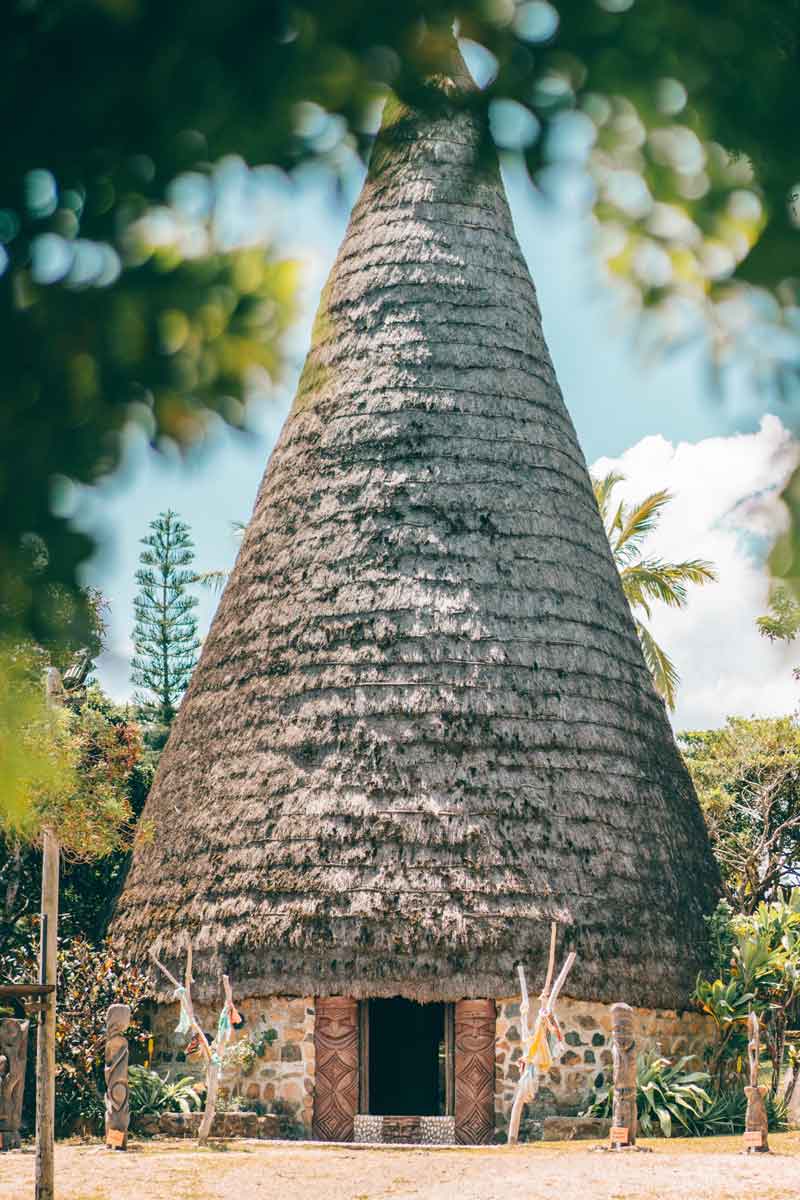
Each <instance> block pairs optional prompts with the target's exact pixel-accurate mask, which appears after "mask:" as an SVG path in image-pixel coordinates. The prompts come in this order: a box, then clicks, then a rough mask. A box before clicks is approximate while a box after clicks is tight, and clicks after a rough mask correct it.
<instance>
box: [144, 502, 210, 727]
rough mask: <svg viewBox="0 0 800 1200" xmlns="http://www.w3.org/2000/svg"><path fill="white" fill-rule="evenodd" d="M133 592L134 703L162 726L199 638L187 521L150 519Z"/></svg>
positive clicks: (167, 516) (164, 516)
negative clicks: (140, 690)
mask: <svg viewBox="0 0 800 1200" xmlns="http://www.w3.org/2000/svg"><path fill="white" fill-rule="evenodd" d="M142 545H143V546H144V549H143V550H142V552H141V554H140V555H139V562H140V564H141V566H140V567H139V570H138V571H137V572H136V582H137V583H138V585H139V592H138V594H137V596H136V598H135V600H134V602H133V603H134V614H135V624H134V627H133V644H134V647H135V651H136V653H135V655H134V657H133V659H132V660H131V679H132V680H133V683H134V684H135V685H136V686H137V687H141V688H144V689H145V692H144V694H139V695H138V696H137V702H138V704H139V707H140V710H141V712H142V714H143V716H144V717H145V718H147V719H148V720H149V721H151V722H153V724H155V725H156V726H157V727H160V728H161V729H163V730H165V731H168V730H169V726H170V724H171V723H172V719H173V717H174V716H175V713H176V711H177V707H178V704H179V703H180V699H181V696H182V695H183V693H184V691H185V690H186V687H187V685H188V683H189V679H190V677H191V674H192V671H193V669H194V666H195V663H196V662H197V651H198V649H199V647H200V642H199V641H198V638H197V620H196V618H195V615H194V609H195V607H196V606H197V598H196V597H195V596H192V595H191V594H190V593H189V591H188V588H189V586H190V584H192V583H193V582H194V580H195V573H194V572H193V571H191V570H190V567H191V564H192V562H193V560H194V546H193V544H192V539H191V536H190V534H189V527H188V525H186V524H184V522H183V521H181V520H179V518H178V516H177V514H176V513H174V512H172V511H171V510H168V511H167V512H162V513H159V515H158V516H157V517H156V519H155V520H154V521H151V522H150V533H149V534H148V535H147V536H146V537H144V538H142Z"/></svg>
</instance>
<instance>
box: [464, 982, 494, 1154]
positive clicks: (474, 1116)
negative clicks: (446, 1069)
mask: <svg viewBox="0 0 800 1200" xmlns="http://www.w3.org/2000/svg"><path fill="white" fill-rule="evenodd" d="M496 1020H497V1010H496V1008H495V1003H494V1000H459V1001H458V1003H457V1004H456V1104H455V1109H456V1141H457V1142H459V1143H460V1144H461V1145H462V1146H474V1145H486V1144H488V1143H489V1142H491V1141H492V1139H493V1138H494V1046H495V1024H496Z"/></svg>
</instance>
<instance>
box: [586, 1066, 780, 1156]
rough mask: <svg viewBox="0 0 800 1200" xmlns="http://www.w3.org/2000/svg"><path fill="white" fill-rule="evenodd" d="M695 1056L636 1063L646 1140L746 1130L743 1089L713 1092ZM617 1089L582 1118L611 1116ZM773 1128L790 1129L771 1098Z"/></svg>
mask: <svg viewBox="0 0 800 1200" xmlns="http://www.w3.org/2000/svg"><path fill="white" fill-rule="evenodd" d="M693 1057H694V1056H693V1055H684V1057H683V1058H680V1059H678V1060H677V1062H675V1063H672V1062H670V1060H669V1059H667V1058H662V1057H660V1056H658V1055H652V1054H644V1055H640V1056H639V1058H638V1060H637V1063H636V1111H637V1114H638V1120H639V1129H640V1131H641V1133H642V1134H644V1136H645V1137H653V1136H657V1135H659V1134H660V1135H661V1136H662V1137H667V1138H668V1137H673V1136H675V1135H677V1136H679V1137H715V1136H719V1135H721V1134H725V1133H742V1132H743V1131H744V1123H745V1112H746V1109H747V1098H746V1097H745V1094H744V1091H743V1089H742V1088H741V1087H733V1088H729V1089H726V1090H723V1091H720V1092H718V1093H716V1094H715V1093H714V1091H713V1087H712V1079H711V1076H710V1075H709V1073H708V1071H703V1070H696V1069H691V1068H690V1066H689V1064H690V1063H691V1062H692V1061H693ZM613 1094H614V1088H613V1084H612V1085H609V1088H608V1090H607V1091H606V1092H605V1093H604V1094H603V1095H601V1096H599V1097H598V1098H597V1100H595V1102H594V1103H593V1104H591V1105H590V1106H589V1108H587V1109H586V1111H585V1112H584V1113H583V1114H582V1115H583V1116H586V1117H610V1116H611V1111H612V1100H613ZM767 1115H768V1117H769V1128H770V1130H779V1129H784V1128H785V1127H786V1113H785V1107H784V1106H783V1105H781V1104H779V1103H778V1102H776V1101H775V1099H774V1098H773V1097H771V1096H770V1097H768V1100H767Z"/></svg>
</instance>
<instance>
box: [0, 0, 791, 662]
mask: <svg viewBox="0 0 800 1200" xmlns="http://www.w3.org/2000/svg"><path fill="white" fill-rule="evenodd" d="M454 20H455V21H457V22H458V29H459V32H460V35H461V36H462V37H464V38H467V39H469V40H470V41H472V42H473V43H476V44H477V45H478V46H481V47H483V50H484V57H485V59H486V60H487V61H488V62H489V63H490V64H492V65H493V70H494V78H493V80H492V82H490V83H489V85H488V86H487V87H486V88H485V89H484V90H483V91H477V92H475V93H474V94H471V95H469V96H466V97H464V99H463V102H464V103H469V104H472V105H474V106H475V107H477V108H479V109H481V110H482V111H484V112H485V113H486V115H487V117H488V121H489V127H490V129H491V132H492V135H493V137H494V140H495V142H496V144H497V145H498V147H499V149H500V150H501V152H503V153H505V152H508V153H520V154H522V156H523V157H524V159H525V162H526V164H527V166H528V169H529V170H530V172H531V174H532V176H533V177H534V178H535V180H536V181H537V183H538V185H539V186H540V187H541V188H542V189H543V190H544V191H546V192H547V193H549V194H552V195H554V196H555V197H556V198H558V196H559V194H560V190H559V188H560V184H559V180H560V179H561V178H562V177H563V175H564V173H565V172H567V173H569V172H570V171H571V170H574V169H576V168H577V169H578V170H580V171H581V172H582V173H583V174H584V175H587V173H588V176H591V178H592V179H593V181H594V184H593V186H594V194H593V197H592V198H591V202H592V203H593V207H594V213H595V217H596V219H597V222H598V229H599V232H600V235H601V250H602V253H603V255H604V257H605V259H606V261H607V262H608V264H609V266H610V268H611V269H612V270H613V271H614V272H615V273H616V274H617V275H618V276H619V277H620V278H621V279H622V280H623V281H624V283H625V286H626V287H627V289H628V291H629V294H630V295H631V297H632V299H634V300H635V302H636V303H637V304H639V305H641V307H642V310H643V311H644V312H647V313H650V312H658V314H659V317H660V320H659V324H658V329H659V330H660V334H661V336H662V340H663V341H664V342H665V343H671V344H680V343H681V342H682V340H683V339H685V338H691V337H693V336H698V331H699V333H700V334H701V335H704V336H707V337H708V338H709V343H710V350H711V351H712V352H713V354H714V356H715V361H716V362H724V361H725V359H726V356H732V355H734V354H736V353H737V352H738V351H740V350H741V349H742V348H744V349H746V350H747V351H748V352H749V353H750V354H751V356H752V360H753V362H754V363H755V364H756V368H757V370H758V371H760V372H762V373H763V374H764V377H765V378H767V379H768V380H769V382H770V384H774V385H775V386H777V387H778V388H779V389H780V390H781V392H782V394H785V395H789V394H790V393H791V392H792V389H794V388H795V387H796V385H797V381H798V372H799V371H800V351H799V350H798V344H799V343H798V336H797V334H798V320H797V312H798V272H797V268H796V264H797V260H798V241H799V239H798V222H800V213H799V212H798V203H799V202H798V200H797V197H796V193H797V191H798V187H797V182H798V179H797V177H798V168H797V151H796V109H797V78H798V65H800V63H799V61H798V60H799V56H800V51H799V50H798V29H799V28H800V0H705V2H704V4H703V5H702V8H701V9H699V8H698V5H697V4H696V3H692V2H690V0H669V2H667V0H647V2H646V3H645V2H638V3H629V2H628V0H554V3H553V4H548V3H546V2H545V0H527V2H516V3H515V2H514V0H461V2H459V3H442V2H441V0H406V2H405V3H403V4H394V5H389V4H375V3H374V2H372V0H337V2H336V3H331V2H330V0H295V2H293V3H290V2H288V0H228V2H227V3H226V4H224V5H220V4H218V3H217V2H216V0H214V2H211V0H192V2H191V3H189V2H188V0H174V2H173V3H171V4H168V5H164V4H163V3H160V2H159V3H157V2H156V0H70V2H66V0H32V2H31V0H26V2H25V3H23V2H22V0H11V3H10V4H9V5H7V6H6V7H5V10H4V14H3V17H2V19H0V34H2V36H0V103H1V104H2V107H1V108H0V112H2V113H3V114H4V116H3V165H2V171H1V173H0V312H1V314H2V320H0V330H2V332H1V333H0V337H2V343H1V344H0V385H2V388H3V397H4V403H3V407H2V413H1V414H0V439H1V440H2V443H3V446H4V451H5V453H4V464H3V471H2V473H0V504H2V507H3V510H4V512H5V513H6V514H7V520H6V523H5V528H4V532H3V535H2V538H0V580H1V581H2V583H0V625H2V628H3V629H4V630H5V631H6V632H11V633H12V635H13V636H17V634H19V633H20V632H22V633H30V634H32V635H33V636H35V637H36V638H38V639H39V640H42V639H43V638H44V637H45V636H46V635H52V633H53V631H54V630H55V631H57V632H58V631H60V630H61V629H63V627H64V625H65V622H67V617H66V615H65V602H64V597H67V599H70V600H71V603H72V610H73V611H72V613H71V616H70V621H71V623H72V624H73V625H76V626H80V624H81V617H83V618H84V624H85V616H86V613H85V607H84V606H83V604H82V602H81V600H80V596H79V594H78V592H77V591H76V586H75V584H76V572H77V569H78V567H79V564H80V563H81V562H82V561H83V560H84V559H85V558H86V557H87V556H88V554H89V553H90V552H91V549H92V545H91V541H90V539H89V538H87V537H86V536H85V535H83V534H80V533H78V532H77V531H75V530H74V529H72V528H71V526H70V524H69V519H68V505H65V504H64V503H63V495H62V493H63V492H64V491H65V490H66V491H67V492H68V491H69V486H70V481H75V482H78V483H86V484H91V483H93V482H95V481H97V480H98V479H100V478H102V477H103V476H104V475H106V474H108V473H109V472H110V471H113V469H114V468H115V466H116V465H117V464H118V462H119V459H120V455H121V449H122V444H123V434H124V430H125V428H126V426H127V425H128V424H130V423H131V422H138V423H139V424H140V425H142V426H143V427H144V428H145V429H146V430H147V432H148V435H149V436H150V438H151V439H152V441H153V443H154V444H155V445H160V444H162V443H163V441H164V440H165V439H168V440H169V441H171V442H173V443H175V444H177V445H178V446H180V447H182V448H183V447H188V446H190V445H192V443H193V442H195V441H196V440H197V439H199V438H201V437H202V436H203V435H204V431H205V430H206V428H207V424H208V420H209V417H210V416H211V415H212V414H218V415H219V416H220V417H221V418H222V419H223V420H225V421H227V422H230V423H232V424H234V425H242V424H245V423H246V406H245V401H246V398H247V394H248V381H249V379H250V378H251V377H252V373H253V372H254V371H255V370H259V371H261V372H266V373H267V374H268V375H270V376H271V377H272V378H277V377H278V376H279V374H280V369H281V339H282V335H283V332H284V330H285V329H286V326H287V324H288V322H289V320H290V318H291V312H292V299H293V294H294V276H293V272H292V270H291V268H290V267H289V266H288V265H287V264H284V263H281V262H280V260H279V259H278V258H277V256H276V253H275V250H274V248H273V249H270V248H268V247H260V248H259V249H254V248H253V247H249V248H242V247H234V248H232V247H231V246H230V245H226V244H221V243H220V240H219V237H218V223H217V222H216V220H215V201H214V196H213V188H212V189H211V190H210V191H209V189H208V188H206V200H205V201H204V202H203V203H202V204H201V205H200V208H201V211H200V212H199V214H198V215H196V216H195V217H194V218H193V220H192V221H191V222H189V224H190V225H191V229H189V230H188V231H187V229H186V221H185V213H184V214H182V213H181V211H180V203H179V202H178V201H176V195H175V192H174V190H171V189H174V185H175V182H176V181H184V182H185V181H187V180H189V181H193V182H194V184H195V185H196V190H197V192H198V194H200V193H202V192H203V184H204V183H205V184H208V182H209V181H210V180H211V179H212V177H213V172H214V164H217V163H218V162H219V161H220V160H221V159H223V158H225V156H230V155H237V156H239V157H240V158H241V159H243V160H245V161H246V162H247V163H249V164H251V165H255V164H274V165H275V166H277V167H278V168H280V169H282V170H289V169H291V168H293V167H294V166H296V165H297V164H299V163H301V162H303V161H305V160H307V159H310V158H313V159H316V160H318V161H322V162H324V163H326V164H328V165H329V166H330V167H331V169H333V170H334V171H336V170H338V169H339V168H340V166H341V165H342V163H343V161H345V160H346V159H347V157H348V155H349V156H350V158H352V155H353V153H359V154H362V155H365V154H366V152H367V150H368V147H369V144H370V132H371V130H372V129H374V123H375V122H374V118H375V108H376V104H377V102H379V100H380V99H381V97H382V96H383V95H385V93H386V90H387V89H389V88H391V89H393V90H394V92H395V93H396V94H397V95H398V96H399V97H400V99H401V100H403V101H404V102H406V103H408V104H412V105H425V104H430V103H433V102H434V97H433V93H432V91H431V89H430V87H429V86H428V85H427V82H426V81H427V80H428V78H429V77H430V75H431V73H436V72H437V71H438V72H441V71H444V70H446V65H447V56H448V54H449V53H450V50H449V37H450V33H449V31H450V29H451V28H452V24H453V21H454ZM165 226H166V227H168V230H169V231H170V232H168V234H166V235H165V233H164V229H165ZM793 486H794V487H795V490H796V491H797V492H798V493H799V494H800V482H796V483H795V485H793ZM793 494H794V493H793V492H792V493H790V495H789V500H790V506H793V512H794V511H795V507H796V508H797V510H798V520H799V521H800V504H798V505H797V506H794V504H793V500H792V496H793ZM54 495H55V497H56V499H57V500H59V498H60V500H61V501H62V502H60V503H57V504H56V505H55V506H54V505H53V497H54ZM32 537H34V538H35V539H36V541H35V545H36V547H37V549H36V551H35V552H34V551H32V549H31V538H32ZM788 545H789V547H790V550H789V552H786V551H785V549H784V552H783V559H781V560H780V561H778V560H777V559H776V561H775V569H776V571H778V573H785V574H791V573H792V572H794V574H799V573H800V572H798V571H796V570H795V563H794V554H795V551H794V549H793V547H794V546H795V540H792V539H790V541H789V543H788ZM42 546H43V547H44V553H42V552H41V547H42ZM54 584H58V585H59V586H60V588H61V592H60V596H61V601H60V605H56V604H55V602H54V599H53V595H54V593H53V585H54ZM75 636H77V634H76V635H75Z"/></svg>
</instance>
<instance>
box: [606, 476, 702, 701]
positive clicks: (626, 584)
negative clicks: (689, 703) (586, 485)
mask: <svg viewBox="0 0 800 1200" xmlns="http://www.w3.org/2000/svg"><path fill="white" fill-rule="evenodd" d="M624 480H625V476H624V475H620V474H619V473H618V472H617V471H610V472H609V473H608V475H606V476H604V477H603V478H602V479H592V486H593V488H594V496H595V500H596V501H597V507H598V508H599V509H600V516H601V517H602V518H603V525H604V527H605V531H606V537H607V538H608V544H609V546H610V547H611V553H612V555H613V558H614V562H615V564H616V567H617V570H618V571H619V577H620V580H621V582H622V590H623V592H624V593H625V599H626V600H627V601H628V604H629V605H630V608H631V612H632V613H633V620H634V624H635V625H636V632H637V633H638V635H639V641H640V642H641V646H642V652H643V654H644V658H645V662H646V663H647V666H648V669H649V671H650V674H651V676H652V678H653V684H654V686H655V689H656V691H657V692H658V694H659V696H661V697H662V698H663V699H664V702H665V703H666V705H667V707H668V708H674V707H675V698H676V694H677V688H678V683H679V675H678V672H677V669H676V667H675V664H674V663H673V661H672V659H671V658H670V657H669V655H668V654H667V652H666V651H665V650H664V649H663V648H662V647H661V646H659V644H658V642H657V641H656V640H655V638H654V637H653V635H652V633H651V632H650V630H649V629H648V628H647V626H646V625H645V623H644V621H642V620H640V618H639V616H638V615H637V614H638V613H643V614H644V616H645V617H646V618H648V619H649V618H650V616H651V605H652V604H666V605H667V606H668V607H669V608H683V607H684V606H685V604H686V602H687V599H688V596H687V591H686V589H687V586H688V585H689V584H691V583H693V584H697V585H702V584H704V583H710V582H712V581H713V580H715V579H716V578H717V576H716V572H715V570H714V567H713V565H712V564H711V563H710V562H706V561H705V560H704V559H702V558H692V559H687V560H686V561H684V562H678V563H673V562H664V560H663V559H661V558H648V557H646V556H645V553H644V549H643V546H644V542H645V541H646V540H647V537H648V535H649V534H651V533H652V532H653V530H654V529H655V528H656V527H657V526H658V523H659V521H660V520H661V516H662V512H663V510H664V507H665V506H666V505H667V504H669V502H670V500H672V495H671V493H670V492H667V491H663V490H662V491H660V492H653V493H652V495H650V496H646V497H645V498H644V499H643V500H637V501H634V502H632V503H630V504H626V503H625V501H624V500H620V501H619V502H616V501H615V500H614V491H615V489H616V487H617V485H618V484H620V483H623V482H624Z"/></svg>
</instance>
